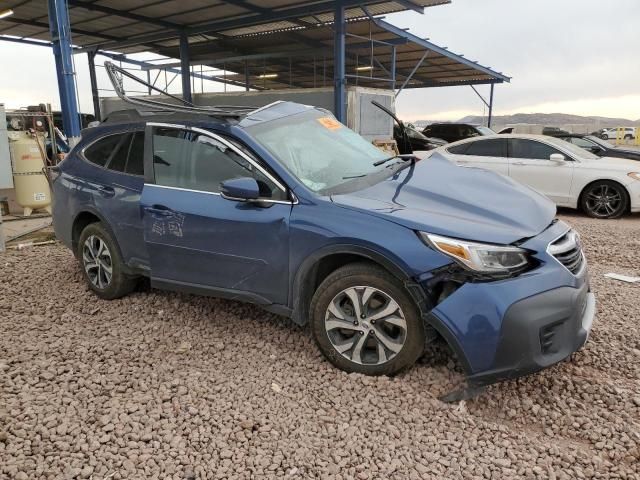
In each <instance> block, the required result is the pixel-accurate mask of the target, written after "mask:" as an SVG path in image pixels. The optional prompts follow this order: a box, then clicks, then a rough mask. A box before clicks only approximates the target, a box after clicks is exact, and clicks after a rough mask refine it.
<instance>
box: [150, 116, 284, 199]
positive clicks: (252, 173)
mask: <svg viewBox="0 0 640 480" xmlns="http://www.w3.org/2000/svg"><path fill="white" fill-rule="evenodd" d="M153 169H154V173H155V180H156V183H157V184H158V185H165V186H169V187H178V188H187V189H191V190H201V191H205V192H212V193H218V192H220V185H221V183H222V182H224V181H225V180H230V179H232V178H240V177H252V178H255V179H256V181H257V182H258V185H259V186H260V195H261V196H262V197H265V198H271V199H274V200H283V199H285V198H284V197H285V194H284V192H282V191H281V190H280V189H279V188H278V187H276V185H275V184H274V183H273V182H272V181H271V180H269V179H268V178H267V177H266V176H265V175H263V174H262V172H260V171H259V170H258V169H256V168H255V167H254V166H253V165H252V164H251V163H250V162H248V161H247V160H246V159H245V158H244V157H242V156H241V155H239V154H238V153H236V152H235V151H234V150H233V149H231V148H229V147H228V146H227V145H225V144H224V143H222V142H220V141H218V140H216V139H214V138H212V137H209V136H207V135H202V134H200V133H197V132H191V131H188V130H179V129H174V128H163V127H160V128H156V129H154V132H153Z"/></svg>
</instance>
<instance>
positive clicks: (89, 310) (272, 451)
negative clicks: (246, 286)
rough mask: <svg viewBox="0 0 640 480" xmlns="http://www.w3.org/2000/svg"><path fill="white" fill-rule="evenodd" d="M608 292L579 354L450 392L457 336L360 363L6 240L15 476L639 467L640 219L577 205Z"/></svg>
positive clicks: (2, 289)
mask: <svg viewBox="0 0 640 480" xmlns="http://www.w3.org/2000/svg"><path fill="white" fill-rule="evenodd" d="M563 216H564V218H565V219H566V220H568V221H569V222H570V223H572V224H573V225H574V226H575V227H576V228H577V229H578V230H579V231H580V232H581V234H582V236H583V241H584V243H585V245H586V251H587V256H588V259H589V261H590V264H591V272H592V284H593V288H594V290H595V293H596V295H597V297H598V302H599V304H598V315H597V319H596V323H595V325H594V330H593V332H592V336H591V338H590V341H589V342H588V344H587V346H586V347H585V349H583V350H582V351H581V352H579V353H577V354H575V355H574V356H573V358H572V359H571V361H570V362H565V363H562V364H560V365H557V366H555V367H554V368H551V369H549V370H547V371H545V372H542V373H540V374H537V375H534V376H530V377H528V378H524V379H519V380H515V381H510V382H507V383H503V384H499V385H495V386H492V387H490V388H489V389H488V391H487V392H485V393H484V394H482V395H481V396H479V397H477V398H475V399H473V400H468V401H466V402H459V403H456V404H444V403H442V402H440V401H439V400H437V396H438V395H441V394H443V393H445V392H447V391H448V390H450V389H452V388H453V387H454V386H456V385H457V384H458V383H459V382H460V379H461V377H460V375H459V374H458V373H456V369H455V368H452V367H454V361H453V360H452V359H451V357H450V356H448V355H447V352H446V351H445V350H444V349H441V350H439V351H436V352H435V353H434V354H431V355H428V356H426V357H425V358H424V359H423V360H421V362H420V364H419V365H417V366H416V367H415V368H413V369H412V370H410V371H409V372H407V373H405V374H403V375H401V376H398V377H396V378H393V379H390V378H368V377H364V376H361V375H355V374H352V375H348V374H345V373H342V372H340V371H338V370H336V369H334V368H332V367H331V366H330V365H329V364H328V363H327V362H326V361H325V360H324V359H323V358H322V357H321V355H320V354H319V352H318V350H317V349H316V347H315V345H314V344H313V343H312V340H311V338H310V334H309V332H308V331H307V330H306V329H302V328H298V327H296V326H294V325H292V324H290V323H289V322H288V321H287V320H285V319H281V318H278V317H276V316H274V315H271V314H269V313H265V312H263V311H262V310H260V309H258V308H255V307H252V306H248V305H243V304H239V303H235V302H231V301H221V300H215V299H207V298H198V297H194V296H188V295H178V294H173V293H165V292H160V291H145V290H144V289H143V290H141V291H139V292H136V293H134V294H133V295H131V296H129V297H127V298H124V299H121V300H116V301H112V302H108V301H103V300H99V299H98V298H96V297H95V296H93V295H92V294H91V293H89V291H88V290H87V288H86V287H85V286H84V284H83V281H82V278H81V275H80V270H79V267H78V265H77V263H76V262H75V260H74V259H73V257H72V255H71V254H70V253H69V252H68V251H67V250H66V249H64V248H63V247H62V246H59V245H54V246H46V247H40V248H34V249H32V250H23V251H13V252H10V253H7V254H3V255H0V478H1V479H15V480H31V479H67V478H69V479H71V478H88V479H95V480H102V479H138V478H162V479H165V478H172V479H194V478H198V479H201V478H274V477H285V478H342V479H352V478H353V479H368V478H380V479H387V478H391V479H407V478H408V479H418V478H438V479H458V478H464V479H475V478H478V479H480V478H491V479H509V478H532V479H533V478H540V479H584V478H617V479H632V478H640V285H630V284H624V283H621V282H616V281H613V280H609V279H606V278H604V277H603V274H604V273H607V272H610V271H614V272H619V273H626V274H631V275H640V257H639V252H640V217H637V216H636V217H634V218H626V219H623V220H619V221H605V222H602V221H595V220H590V219H587V218H584V217H582V216H579V215H572V214H564V215H563Z"/></svg>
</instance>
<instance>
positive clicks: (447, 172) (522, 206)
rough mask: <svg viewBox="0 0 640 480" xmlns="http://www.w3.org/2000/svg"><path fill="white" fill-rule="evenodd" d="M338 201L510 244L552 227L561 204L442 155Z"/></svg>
mask: <svg viewBox="0 0 640 480" xmlns="http://www.w3.org/2000/svg"><path fill="white" fill-rule="evenodd" d="M331 199H332V201H333V202H334V203H336V204H338V205H341V206H343V207H347V208H351V209H356V210H359V211H363V212H366V213H369V214H371V215H375V216H378V217H382V218H385V219H387V220H389V221H392V222H395V223H398V224H400V225H403V226H405V227H407V228H411V229H412V230H421V231H425V232H429V233H435V234H439V235H446V236H449V237H456V238H461V239H466V240H475V241H479V242H486V243H497V244H510V243H513V242H516V241H518V240H521V239H524V238H529V237H533V236H535V235H537V234H539V233H540V232H542V231H543V230H544V229H546V228H547V227H548V226H549V224H550V223H551V222H552V220H553V218H554V217H555V213H556V207H555V204H554V203H553V202H551V201H550V200H549V199H547V198H546V197H544V196H542V195H540V194H539V193H537V192H535V191H534V190H532V189H530V188H529V187H526V186H524V185H521V184H519V183H516V182H514V181H513V180H511V179H510V178H508V177H505V176H503V175H500V174H497V173H494V172H490V171H486V170H481V169H477V168H468V167H458V166H457V165H454V164H452V163H451V162H449V161H448V160H446V159H445V158H444V157H443V156H442V155H440V154H438V153H436V154H434V155H432V156H431V157H430V158H428V159H425V160H421V161H418V162H417V163H416V164H415V165H414V166H411V167H407V168H405V169H403V170H401V171H400V172H398V173H397V174H396V175H394V176H393V177H391V178H389V179H387V180H384V181H382V182H380V183H378V184H376V185H373V186H371V187H368V188H365V189H363V190H359V191H356V192H353V193H348V194H342V195H334V196H332V197H331Z"/></svg>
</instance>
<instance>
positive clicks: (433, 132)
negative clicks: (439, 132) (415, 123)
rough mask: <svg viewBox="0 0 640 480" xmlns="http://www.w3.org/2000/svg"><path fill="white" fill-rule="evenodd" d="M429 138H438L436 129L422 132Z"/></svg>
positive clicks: (426, 129) (432, 128)
mask: <svg viewBox="0 0 640 480" xmlns="http://www.w3.org/2000/svg"><path fill="white" fill-rule="evenodd" d="M422 133H423V134H425V135H426V136H427V137H435V136H436V128H435V127H427V128H425V129H424V130H423V131H422Z"/></svg>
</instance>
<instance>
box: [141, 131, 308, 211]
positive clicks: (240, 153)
mask: <svg viewBox="0 0 640 480" xmlns="http://www.w3.org/2000/svg"><path fill="white" fill-rule="evenodd" d="M147 125H149V126H151V127H163V128H177V129H180V130H188V131H192V132H196V133H200V134H202V135H204V136H206V137H209V138H212V139H214V140H216V141H218V142H220V143H222V144H224V145H226V146H227V148H230V149H231V150H233V152H234V153H236V154H237V155H238V156H240V157H242V158H244V159H245V160H246V161H247V162H249V163H250V164H251V165H253V166H254V167H255V168H256V169H257V170H258V171H260V173H262V174H263V175H264V176H265V177H267V178H268V179H269V180H271V181H272V182H273V183H274V184H275V185H276V187H278V188H279V189H280V190H281V191H282V192H283V193H285V194H287V193H289V194H290V195H291V196H292V198H293V200H270V199H264V200H262V199H260V201H265V202H269V203H286V204H292V205H295V204H297V203H298V199H297V198H296V197H295V195H293V192H291V190H290V189H287V187H285V186H284V185H283V184H282V183H280V181H279V180H277V179H276V178H275V177H274V176H273V175H271V174H270V173H269V172H268V171H267V170H265V169H264V168H263V167H262V166H261V165H259V164H258V163H257V162H255V161H254V160H253V159H252V158H251V157H250V156H249V155H247V154H246V153H244V152H243V151H242V150H240V149H239V148H237V147H236V146H235V145H233V144H232V143H231V142H229V141H228V140H227V139H225V138H223V137H221V136H220V135H218V134H216V133H213V132H210V131H209V130H205V129H203V128H199V127H190V126H186V125H176V124H170V123H158V122H148V123H147ZM158 186H163V185H158ZM168 188H173V187H168ZM184 190H188V191H193V192H202V190H189V189H184ZM205 193H206V192H205ZM208 193H213V192H208Z"/></svg>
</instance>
